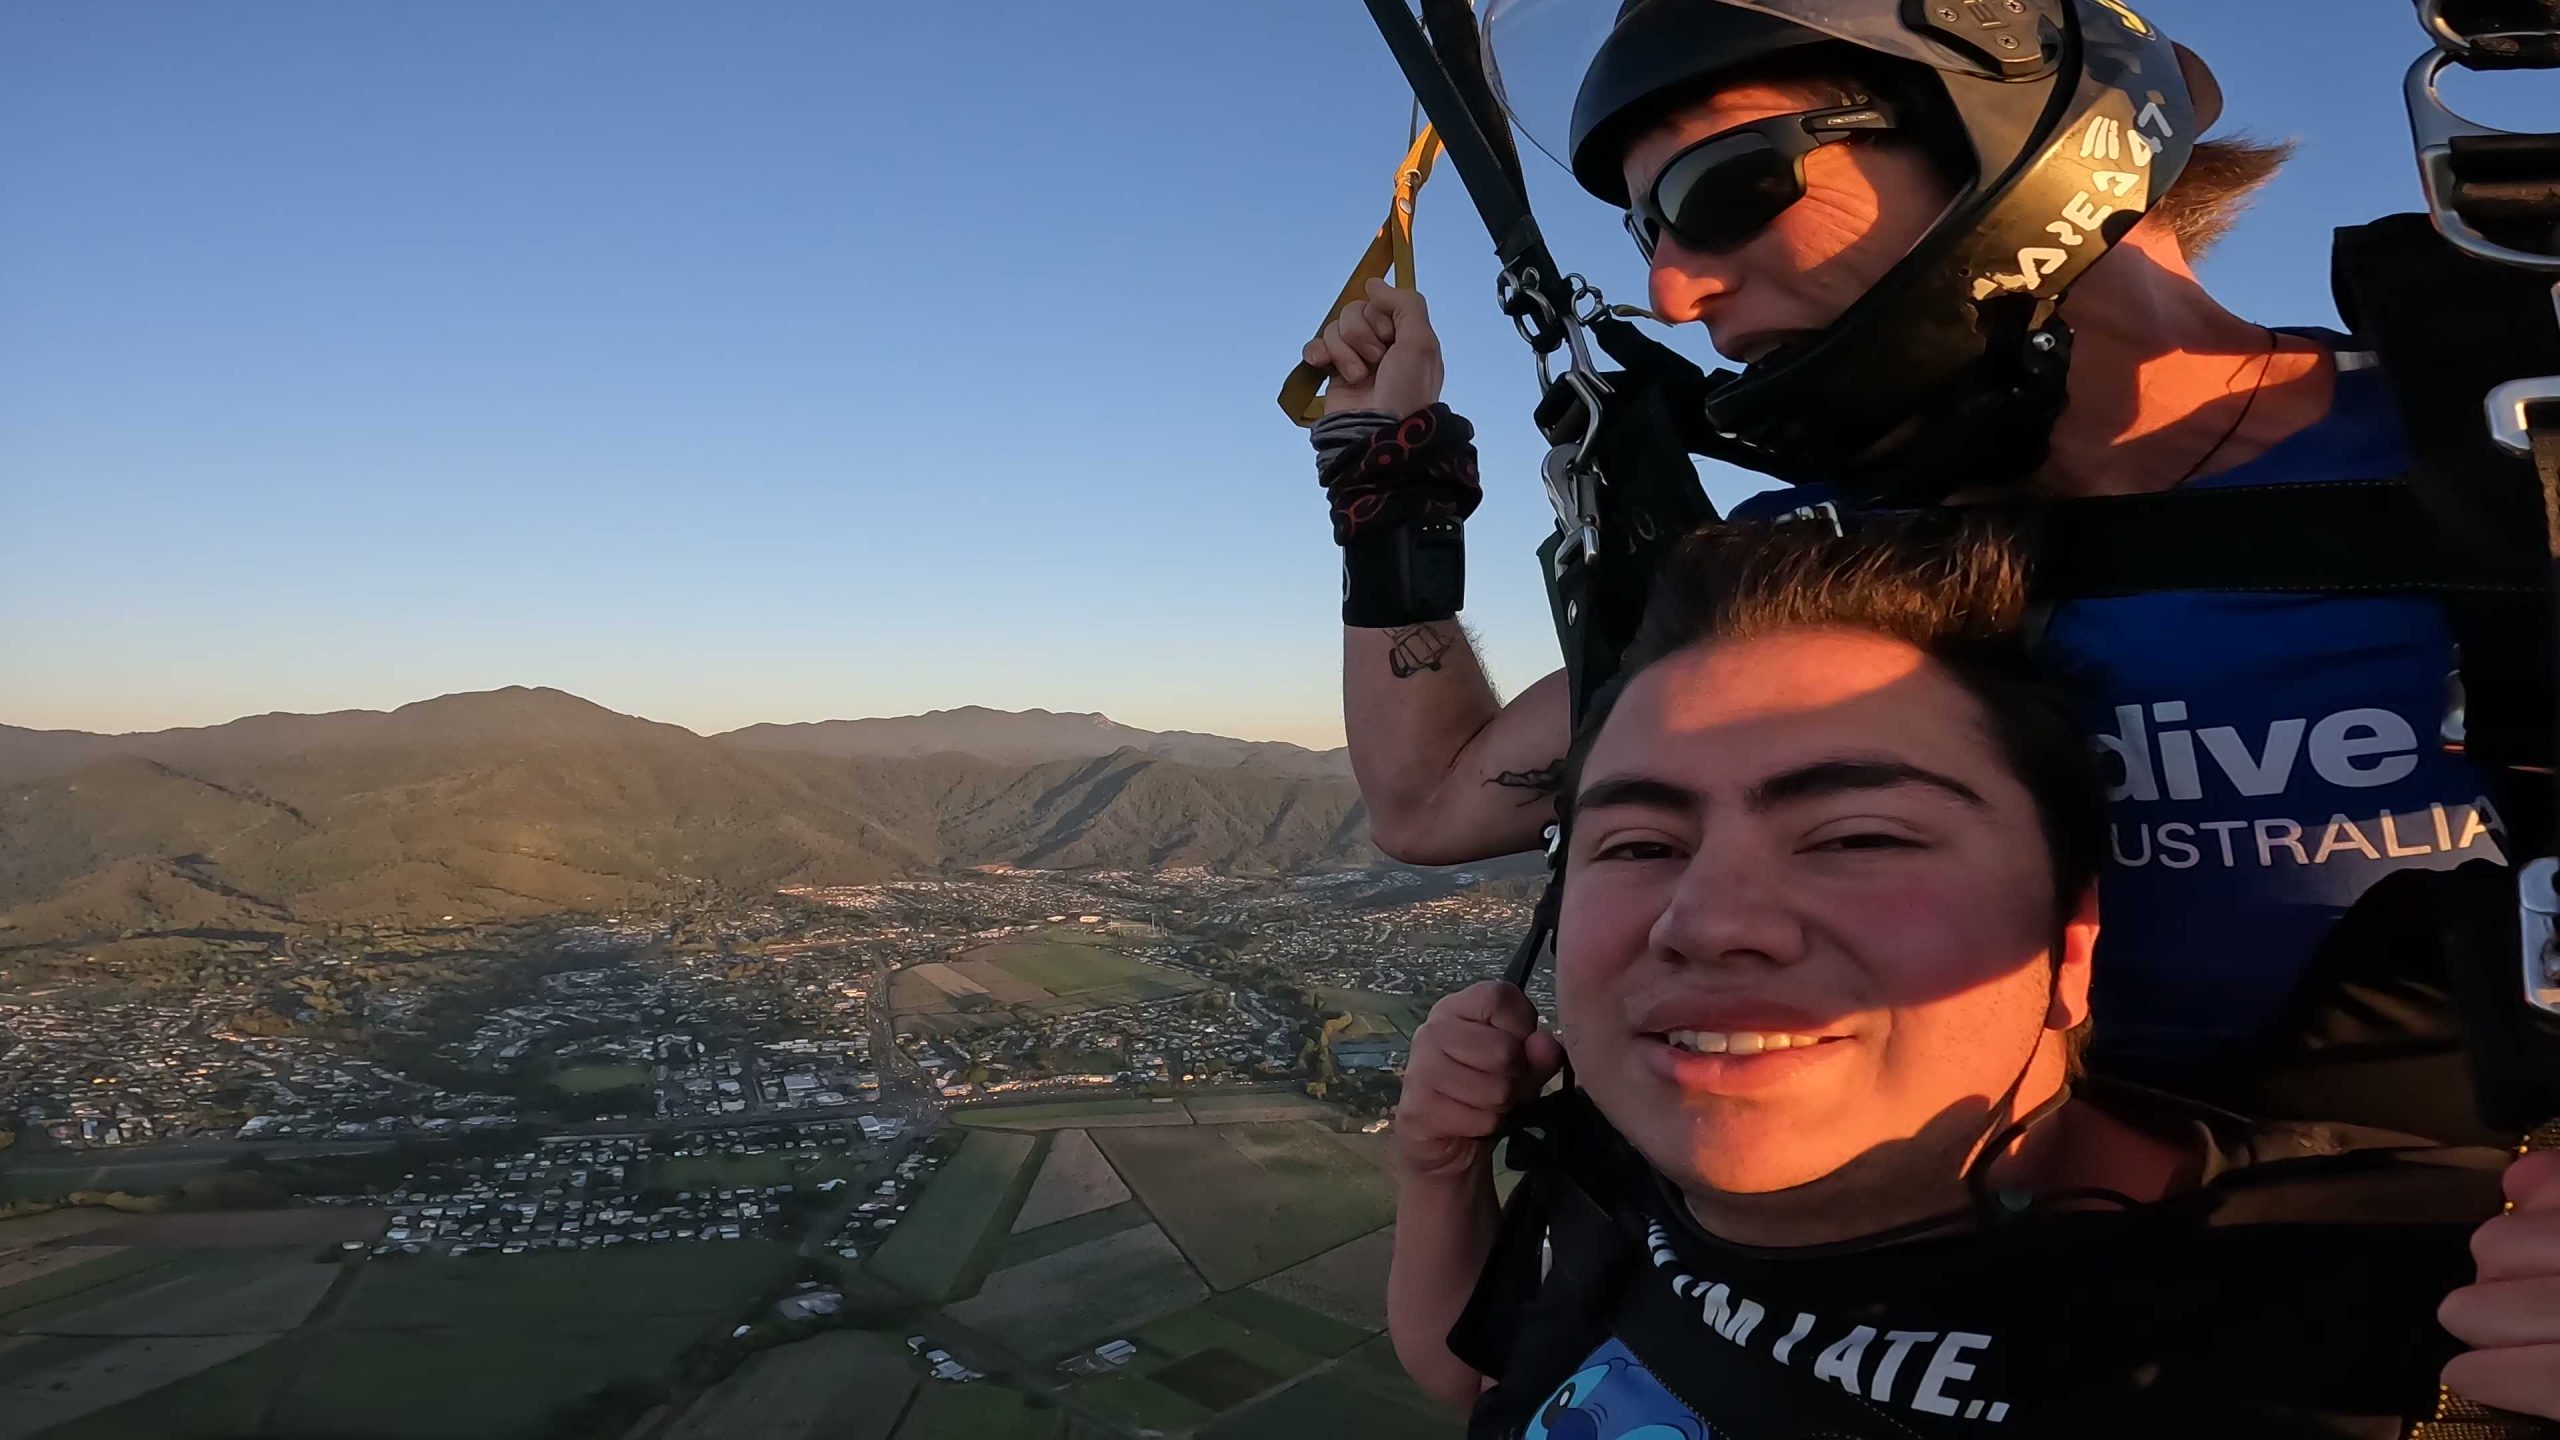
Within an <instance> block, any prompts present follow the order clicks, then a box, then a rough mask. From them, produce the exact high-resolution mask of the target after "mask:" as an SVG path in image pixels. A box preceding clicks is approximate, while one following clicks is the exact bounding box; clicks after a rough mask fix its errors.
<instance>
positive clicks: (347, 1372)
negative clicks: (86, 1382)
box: [0, 1242, 792, 1440]
mask: <svg viewBox="0 0 2560 1440" xmlns="http://www.w3.org/2000/svg"><path fill="white" fill-rule="evenodd" d="M171 1253H175V1254H179V1255H189V1254H191V1253H194V1254H201V1253H202V1252H184V1251H179V1252H171ZM307 1253H308V1252H307V1251H306V1252H304V1254H305V1258H304V1259H303V1260H302V1261H301V1263H302V1264H303V1265H305V1266H306V1268H308V1269H310V1270H312V1271H315V1272H318V1273H320V1274H321V1275H324V1276H343V1277H345V1278H344V1279H343V1280H341V1281H340V1282H339V1283H340V1284H342V1285H343V1286H344V1287H345V1288H344V1289H342V1290H341V1291H339V1292H338V1293H337V1294H336V1295H334V1296H333V1297H332V1300H331V1302H330V1304H329V1305H328V1306H325V1307H323V1308H322V1309H321V1310H319V1311H317V1312H315V1314H314V1317H313V1318H312V1319H311V1320H310V1321H309V1322H308V1323H305V1324H303V1325H301V1326H300V1328H297V1329H294V1330H291V1331H290V1332H289V1333H287V1334H285V1335H284V1336H283V1337H282V1338H280V1339H277V1340H275V1341H274V1342H273V1343H270V1344H265V1345H262V1346H260V1347H259V1348H256V1349H254V1350H251V1351H249V1352H248V1353H245V1354H241V1355H238V1356H236V1357H235V1358H231V1359H228V1360H226V1361H225V1362H224V1363H221V1364H217V1365H214V1366H212V1367H211V1368H209V1369H206V1370H203V1371H202V1372H201V1373H198V1374H195V1375H192V1376H188V1377H186V1378H184V1379H178V1380H177V1381H176V1383H175V1384H170V1385H167V1386H166V1387H165V1388H161V1389H157V1390H155V1391H153V1392H151V1393H149V1394H145V1395H142V1396H140V1397H138V1398H134V1399H128V1400H124V1401H123V1402H122V1403H117V1404H111V1405H108V1406H106V1407H105V1408H102V1409H99V1410H97V1411H95V1412H94V1413H91V1414H88V1415H85V1416H82V1417H81V1418H79V1419H77V1420H73V1421H71V1422H70V1423H68V1424H65V1425H60V1426H57V1427H55V1428H54V1429H52V1430H50V1431H48V1432H47V1433H46V1436H45V1440H128V1437H130V1440H142V1437H150V1440H226V1437H233V1436H240V1435H248V1434H271V1433H272V1434H288V1435H293V1434H299V1435H363V1436H366V1437H368V1440H464V1437H470V1440H483V1437H486V1440H514V1437H525V1440H530V1437H534V1436H538V1435H540V1434H542V1433H543V1432H544V1431H545V1430H546V1429H547V1428H549V1426H550V1425H551V1423H552V1420H553V1418H554V1416H555V1413H556V1412H557V1411H558V1410H559V1409H560V1408H561V1407H563V1406H567V1405H570V1404H574V1403H576V1402H577V1401H579V1400H580V1399H582V1398H584V1397H585V1396H587V1395H588V1394H590V1393H592V1392H593V1391H595V1390H597V1389H599V1388H601V1387H602V1386H605V1385H607V1384H611V1383H614V1382H616V1381H633V1382H657V1381H659V1380H662V1379H663V1378H664V1377H665V1376H666V1375H667V1373H668V1372H669V1371H670V1370H671V1368H672V1367H673V1365H674V1362H675V1360H676V1358H677V1356H678V1355H680V1354H681V1353H682V1352H683V1351H684V1350H685V1349H686V1348H687V1347H689V1346H690V1345H692V1344H694V1343H695V1342H696V1341H698V1340H701V1339H704V1338H706V1337H709V1336H712V1335H714V1334H719V1333H724V1332H725V1328H726V1326H727V1325H728V1324H729V1323H731V1322H732V1321H733V1320H734V1319H735V1318H736V1317H737V1316H738V1315H739V1314H741V1313H742V1312H743V1311H744V1310H745V1308H746V1306H747V1305H748V1304H749V1303H750V1302H751V1301H753V1300H754V1299H756V1298H757V1297H759V1296H761V1295H763V1294H764V1293H766V1292H767V1291H769V1290H770V1289H772V1288H773V1287H775V1286H776V1285H777V1284H779V1283H780V1282H781V1281H782V1280H783V1279H784V1278H785V1277H786V1276H787V1275H788V1274H789V1273H790V1268H791V1265H792V1254H791V1247H790V1246H788V1245H781V1244H766V1243H761V1242H758V1243H741V1244H731V1245H682V1246H656V1247H650V1248H647V1249H643V1250H637V1251H633V1252H629V1253H613V1252H588V1251H563V1252H559V1253H556V1254H549V1255H525V1256H510V1257H507V1258H506V1259H505V1260H504V1261H503V1262H501V1261H498V1260H495V1259H491V1260H484V1261H469V1260H464V1261H426V1260H419V1261H388V1262H381V1261H377V1262H372V1263H368V1264H365V1265H362V1266H360V1267H358V1268H354V1269H345V1268H342V1267H339V1266H335V1265H320V1264H312V1263H311V1262H310V1261H309V1260H308V1258H307ZM225 1258H227V1257H225ZM196 1268H199V1269H200V1268H201V1264H200V1263H199V1264H198V1266H197V1267H196ZM160 1275H161V1272H160V1271H157V1270H154V1271H146V1272H143V1273H142V1274H141V1275H140V1276H138V1277H136V1278H135V1279H133V1280H129V1281H127V1282H124V1286H122V1287H119V1293H120V1294H123V1295H125V1296H126V1297H127V1303H130V1296H131V1294H132V1293H135V1292H133V1291H131V1289H130V1287H136V1286H141V1287H149V1286H153V1285H159V1284H164V1283H165V1282H164V1281H162V1280H161V1279H160V1278H159V1277H160ZM0 1293H5V1292H0ZM116 1343H118V1344H120V1345H122V1344H130V1343H133V1342H130V1341H120V1342H116ZM428 1356H432V1357H433V1360H432V1363H422V1358H421V1357H428ZM457 1375H468V1376H470V1377H471V1383H469V1384H456V1383H454V1379H453V1377H455V1376H457ZM170 1378H175V1377H170Z"/></svg>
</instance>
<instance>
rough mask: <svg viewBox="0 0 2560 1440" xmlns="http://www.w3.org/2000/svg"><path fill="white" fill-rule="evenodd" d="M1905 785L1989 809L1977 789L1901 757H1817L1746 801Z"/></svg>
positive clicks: (1759, 805)
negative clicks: (1830, 758)
mask: <svg viewBox="0 0 2560 1440" xmlns="http://www.w3.org/2000/svg"><path fill="white" fill-rule="evenodd" d="M1904 785H1925V786H1927V787H1928V788H1930V789H1932V790H1939V791H1943V792H1945V793H1946V794H1948V795H1952V796H1954V797H1955V798H1956V799H1958V800H1961V801H1963V802H1964V803H1966V804H1967V805H1971V806H1973V807H1975V808H1976V809H1983V808H1987V807H1986V805H1985V803H1984V801H1983V798H1982V796H1981V795H1979V794H1977V793H1976V792H1975V791H1974V788H1973V787H1972V786H1970V785H1967V784H1966V783H1964V782H1963V781H1961V780H1958V779H1957V778H1955V777H1954V776H1952V775H1941V774H1939V773H1938V772H1937V771H1935V770H1924V769H1922V768H1921V767H1919V766H1917V765H1913V764H1909V763H1907V762H1905V761H1901V760H1883V759H1842V760H1817V761H1815V762H1814V763H1812V764H1810V765H1799V766H1797V767H1796V768H1795V769H1793V770H1784V771H1780V772H1779V773H1778V774H1775V775H1772V776H1770V777H1769V778H1768V779H1766V780H1763V781H1761V782H1760V783H1759V784H1757V785H1754V786H1752V787H1751V793H1750V794H1749V795H1748V796H1746V797H1744V800H1743V803H1744V804H1745V805H1747V806H1748V807H1750V808H1751V809H1753V810H1769V809H1774V808H1775V807H1777V806H1780V805H1785V804H1788V803H1790V802H1792V801H1797V800H1811V799H1814V798H1816V797H1818V796H1823V795H1837V794H1840V793H1841V792H1843V791H1848V790H1891V789H1895V788H1898V787H1900V786H1904Z"/></svg>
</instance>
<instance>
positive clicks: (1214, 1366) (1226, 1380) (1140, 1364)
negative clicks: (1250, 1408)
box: [1077, 1291, 1401, 1436]
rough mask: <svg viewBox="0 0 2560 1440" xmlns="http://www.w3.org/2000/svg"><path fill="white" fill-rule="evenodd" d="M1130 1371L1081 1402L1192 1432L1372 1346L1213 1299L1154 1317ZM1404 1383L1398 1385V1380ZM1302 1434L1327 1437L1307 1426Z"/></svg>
mask: <svg viewBox="0 0 2560 1440" xmlns="http://www.w3.org/2000/svg"><path fill="white" fill-rule="evenodd" d="M1133 1338H1135V1340H1136V1341H1137V1343H1138V1350H1139V1358H1138V1359H1137V1360H1135V1361H1134V1362H1132V1363H1131V1365H1130V1368H1129V1369H1127V1370H1125V1371H1122V1372H1119V1373H1116V1374H1111V1375H1107V1376H1101V1377H1097V1378H1096V1379H1093V1380H1090V1381H1087V1382H1086V1383H1085V1384H1083V1385H1082V1386H1081V1387H1079V1389H1078V1392H1077V1393H1078V1394H1079V1395H1080V1396H1081V1397H1082V1398H1083V1399H1084V1400H1085V1401H1086V1403H1088V1404H1091V1405H1093V1406H1094V1407H1095V1408H1097V1409H1103V1410H1107V1411H1109V1412H1111V1413H1112V1414H1114V1415H1117V1416H1119V1417H1121V1418H1123V1419H1125V1420H1128V1421H1131V1422H1134V1423H1137V1424H1140V1425H1155V1426H1159V1427H1165V1428H1173V1427H1190V1426H1196V1425H1198V1424H1200V1423H1201V1422H1203V1421H1205V1420H1207V1419H1208V1418H1209V1417H1211V1416H1214V1415H1217V1414H1220V1413H1222V1412H1224V1411H1227V1410H1231V1409H1233V1408H1235V1407H1236V1406H1238V1405H1240V1404H1242V1403H1244V1402H1245V1401H1247V1400H1250V1399H1252V1398H1253V1397H1254V1396H1256V1395H1259V1394H1261V1393H1262V1392H1264V1391H1266V1390H1269V1389H1271V1388H1272V1387H1273V1386H1275V1385H1279V1384H1281V1383H1283V1382H1285V1381H1288V1380H1290V1379H1292V1378H1294V1377H1297V1376H1302V1375H1308V1374H1310V1373H1311V1372H1320V1371H1322V1370H1323V1369H1325V1368H1326V1367H1327V1366H1329V1365H1331V1364H1332V1363H1333V1362H1335V1361H1336V1360H1338V1359H1340V1358H1341V1357H1344V1356H1347V1355H1350V1354H1352V1353H1353V1352H1355V1351H1357V1350H1358V1349H1359V1348H1360V1347H1361V1346H1362V1345H1363V1344H1365V1343H1366V1342H1367V1341H1368V1340H1369V1338H1370V1337H1369V1334H1368V1332H1366V1331H1362V1330H1359V1329H1356V1328H1354V1327H1352V1326H1348V1325H1344V1324H1342V1323H1340V1322H1338V1321H1335V1320H1330V1319H1327V1318H1326V1317H1324V1316H1322V1315H1318V1314H1315V1313H1314V1312H1312V1311H1309V1310H1304V1309H1301V1308H1299V1307H1298V1306H1295V1305H1291V1304H1289V1303H1288V1302H1286V1301H1284V1300H1277V1299H1274V1298H1272V1297H1270V1296H1267V1295H1257V1294H1254V1293H1252V1292H1250V1291H1238V1292H1235V1293H1232V1294H1227V1295H1218V1296H1213V1297H1211V1298H1209V1299H1208V1300H1205V1301H1202V1302H1201V1303H1200V1304H1197V1305H1194V1306H1191V1307H1190V1308H1188V1309H1185V1310H1179V1311H1176V1312H1174V1313H1173V1314H1170V1315H1165V1316H1162V1317H1159V1318H1158V1319H1156V1320H1154V1321H1151V1322H1149V1323H1148V1324H1147V1325H1145V1326H1143V1327H1141V1328H1140V1329H1139V1330H1138V1331H1137V1332H1136V1334H1135V1336H1134V1337H1133ZM1399 1378H1401V1377H1399ZM1300 1433H1301V1434H1308V1435H1327V1436H1330V1435H1331V1434H1332V1433H1333V1432H1332V1427H1330V1426H1329V1425H1324V1424H1310V1425H1309V1426H1308V1427H1307V1428H1306V1429H1305V1430H1304V1431H1302V1432H1300Z"/></svg>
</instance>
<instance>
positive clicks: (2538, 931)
mask: <svg viewBox="0 0 2560 1440" xmlns="http://www.w3.org/2000/svg"><path fill="white" fill-rule="evenodd" d="M2555 880H2560V860H2552V859H2547V858H2546V859H2541V860H2536V861H2534V862H2533V863H2532V864H2530V865H2527V866H2525V867H2524V869H2523V870H2522V871H2520V872H2519V873H2518V874H2517V875H2516V903H2517V908H2518V911H2519V913H2520V914H2521V916H2522V918H2523V921H2524V923H2523V925H2522V927H2521V928H2522V930H2523V932H2524V935H2523V955H2522V959H2523V961H2524V977H2523V978H2524V1003H2526V1004H2527V1005H2530V1006H2532V1007H2533V1008H2534V1009H2536V1010H2540V1011H2542V1012H2543V1013H2545V1014H2547V1015H2560V964H2555V958H2560V957H2555V956H2554V955H2553V953H2552V948H2551V938H2552V933H2553V930H2554V928H2555V924H2560V888H2555V885H2554V882H2555Z"/></svg>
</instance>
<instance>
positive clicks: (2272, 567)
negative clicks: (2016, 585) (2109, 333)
mask: <svg viewBox="0 0 2560 1440" xmlns="http://www.w3.org/2000/svg"><path fill="white" fill-rule="evenodd" d="M2019 518H2020V520H2021V522H2022V523H2023V524H2024V525H2025V526H2026V527H2027V528H2028V531H2029V534H2030V536H2031V537H2032V539H2031V544H2032V548H2033V550H2034V553H2035V556H2036V588H2037V590H2038V592H2039V593H2040V594H2041V595H2042V596H2043V598H2046V599H2049V600H2072V599H2092V598H2097V597H2101V596H2116V595H2139V594H2146V593H2150V592H2154V591H2173V590H2230V591H2275V592H2303V593H2312V592H2318V593H2327V594H2360V593H2362V594H2387V593H2398V594H2406V593H2422V594H2438V595H2454V594H2481V593H2515V594H2523V595H2529V594H2535V593H2538V592H2539V591H2540V590H2541V588H2542V584H2543V573H2542V567H2541V566H2540V565H2538V564H2536V563H2534V562H2533V557H2532V556H2531V555H2530V554H2529V553H2528V552H2526V551H2524V550H2523V549H2521V548H2517V549H2515V550H2514V551H2513V555H2512V558H2508V557H2482V556H2474V557H2470V558H2467V559H2465V558H2460V557H2456V556H2453V555H2451V554H2449V553H2447V551H2446V548H2445V547H2444V546H2443V545H2441V544H2439V543H2437V541H2436V539H2435V528H2434V526H2433V525H2431V524H2430V523H2429V512H2428V510H2427V507H2426V505H2425V503H2424V501H2423V500H2422V499H2421V498H2420V497H2419V495H2418V493H2417V491H2415V490H2414V489H2413V488H2412V487H2411V486H2409V485H2408V484H2407V483H2406V482H2403V481H2399V480H2342V481H2306V482H2303V483H2299V484H2290V485H2227V486H2210V487H2203V488H2194V487H2190V488H2184V489H2178V490H2169V491H2164V492H2161V493H2158V494H2151V495H2110V496H2103V497H2098V498H2094V499H2086V500H2063V501H2050V502H2044V503H2041V504H2035V505H2032V506H2029V507H2026V508H2024V509H2022V510H2021V511H2020V512H2019Z"/></svg>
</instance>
